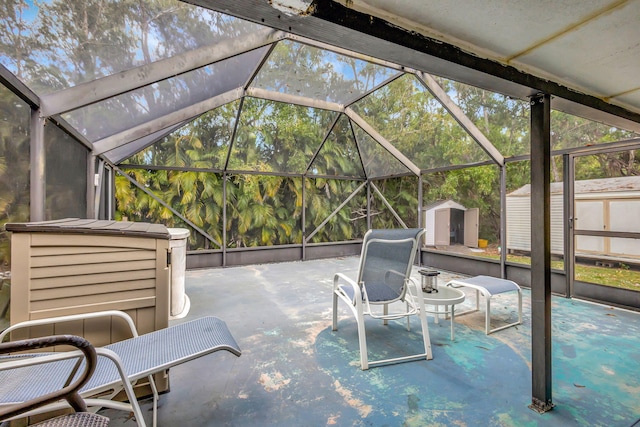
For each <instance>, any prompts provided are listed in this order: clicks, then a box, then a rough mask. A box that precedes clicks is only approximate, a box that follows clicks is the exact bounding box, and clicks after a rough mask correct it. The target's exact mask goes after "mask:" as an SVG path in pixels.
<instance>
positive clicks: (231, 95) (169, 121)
mask: <svg viewBox="0 0 640 427" xmlns="http://www.w3.org/2000/svg"><path fill="white" fill-rule="evenodd" d="M242 93H243V91H242V88H237V89H233V90H230V91H228V92H225V93H223V94H220V95H218V96H214V97H213V98H209V99H207V100H206V101H202V102H199V103H197V104H194V105H191V106H189V107H187V108H183V109H181V110H177V111H174V112H173V113H171V114H167V115H165V116H162V117H159V118H157V119H155V120H151V121H148V122H146V123H143V124H141V125H138V126H135V127H133V128H131V129H127V130H126V131H124V132H120V133H117V134H115V135H112V136H108V137H106V138H103V139H101V140H99V141H96V142H94V143H93V147H94V152H93V154H95V155H100V154H103V153H106V152H107V151H110V150H113V149H115V148H118V147H120V146H121V145H124V144H127V143H129V142H132V141H135V140H137V139H140V138H143V137H145V136H147V135H150V134H152V133H155V132H158V131H159V130H162V129H165V128H168V127H170V126H174V125H177V124H179V123H182V122H184V121H185V120H189V119H192V118H193V117H197V116H199V115H200V114H203V113H206V112H207V111H209V110H213V109H214V108H218V107H220V106H222V105H224V104H228V103H229V102H233V101H235V100H237V99H240V97H241V96H242Z"/></svg>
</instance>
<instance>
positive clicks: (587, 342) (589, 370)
mask: <svg viewBox="0 0 640 427" xmlns="http://www.w3.org/2000/svg"><path fill="white" fill-rule="evenodd" d="M357 263H358V258H357V257H347V258H341V259H327V260H318V261H307V262H292V263H281V264H265V265H253V266H247V267H234V268H224V269H210V270H196V271H189V272H187V279H186V290H187V294H188V295H189V297H190V300H191V310H190V312H189V315H188V316H187V317H186V318H185V319H181V320H179V321H173V322H174V323H175V322H181V321H186V320H189V319H193V318H197V317H201V316H205V315H214V316H217V317H220V318H222V319H223V320H225V321H226V323H227V325H228V326H229V329H230V330H231V332H232V333H233V335H234V337H235V338H236V340H237V342H238V344H239V345H240V347H241V348H242V351H243V354H242V356H241V357H239V358H236V357H235V356H233V355H231V354H230V353H227V352H218V353H214V354H212V355H209V356H206V357H202V358H200V359H198V360H195V361H192V362H189V363H186V364H184V365H180V366H178V367H175V368H173V369H171V372H170V380H171V391H170V392H168V393H166V394H163V395H162V396H161V397H160V405H159V417H158V421H159V422H158V424H159V425H160V426H183V427H187V426H327V425H330V426H334V425H335V426H458V427H460V426H587V425H589V426H625V427H628V426H631V425H633V424H634V423H635V422H636V421H637V420H638V419H639V418H640V399H639V397H640V368H639V366H640V339H639V337H640V316H639V315H638V313H633V312H629V311H625V310H620V309H616V308H612V307H608V306H603V305H598V304H591V303H587V302H583V301H578V300H570V299H565V298H560V297H553V299H552V304H553V306H552V319H553V327H552V330H553V344H552V345H553V401H554V403H555V405H556V406H555V408H554V409H553V410H552V411H550V412H548V413H546V414H538V413H536V412H534V411H532V410H531V409H529V408H528V405H529V404H530V403H531V340H530V327H531V322H530V292H529V291H528V290H524V319H523V321H524V323H523V325H520V326H515V327H510V328H508V329H505V330H503V331H499V332H496V333H494V334H492V335H489V336H486V335H485V334H484V329H483V328H484V313H475V314H469V315H466V316H461V317H459V318H456V325H455V326H456V337H455V340H454V341H451V340H450V337H449V331H450V329H449V326H450V323H449V321H448V320H441V321H440V322H439V323H438V324H435V323H434V319H433V317H431V316H430V317H429V330H430V333H431V342H432V346H433V355H434V358H433V360H431V361H426V360H425V361H417V362H409V363H402V364H397V365H391V366H385V367H380V368H374V369H370V370H368V371H362V370H360V366H359V356H358V354H359V353H358V339H357V330H356V324H355V320H354V319H353V318H352V317H351V315H350V314H349V312H348V311H347V309H346V307H344V306H343V305H340V306H339V309H340V316H339V329H338V331H336V332H333V331H331V290H332V279H333V273H334V272H338V271H340V272H345V273H349V274H350V275H351V276H352V277H355V272H356V269H357ZM414 275H415V276H416V278H417V277H419V276H418V274H417V268H414ZM453 277H460V276H455V275H453V274H451V273H443V274H442V275H441V276H440V279H439V283H440V285H443V284H444V283H446V281H447V280H449V279H451V278H453ZM469 295H470V298H468V299H467V301H465V303H464V305H462V306H458V307H457V308H456V309H457V310H464V309H465V308H468V307H471V304H472V302H473V298H474V297H472V296H471V295H472V294H471V293H470V294H469ZM493 301H495V302H492V312H493V313H494V316H493V317H494V319H497V320H503V321H506V320H508V321H513V320H514V319H515V318H516V316H517V314H516V311H515V307H516V298H515V295H499V296H497V297H495V299H494V300H493ZM465 306H468V307H465ZM412 322H413V323H412V331H411V332H407V331H406V329H405V328H404V324H402V323H400V322H391V323H390V325H389V326H388V327H384V326H382V325H381V323H380V322H369V323H368V324H367V327H368V330H367V341H368V344H369V346H370V354H373V355H374V357H375V355H376V354H378V355H381V356H383V357H384V355H385V354H386V352H392V354H402V353H403V352H410V351H415V352H419V351H420V347H421V340H420V326H419V323H418V322H417V319H414V320H412ZM141 403H142V408H143V411H145V412H146V415H147V416H146V422H147V424H148V425H151V402H150V400H144V401H142V402H141ZM101 413H103V414H105V415H107V416H109V417H110V418H111V419H112V421H111V426H135V425H136V424H135V422H134V421H133V420H131V419H129V418H128V416H127V414H125V413H122V412H118V411H114V410H103V411H101Z"/></svg>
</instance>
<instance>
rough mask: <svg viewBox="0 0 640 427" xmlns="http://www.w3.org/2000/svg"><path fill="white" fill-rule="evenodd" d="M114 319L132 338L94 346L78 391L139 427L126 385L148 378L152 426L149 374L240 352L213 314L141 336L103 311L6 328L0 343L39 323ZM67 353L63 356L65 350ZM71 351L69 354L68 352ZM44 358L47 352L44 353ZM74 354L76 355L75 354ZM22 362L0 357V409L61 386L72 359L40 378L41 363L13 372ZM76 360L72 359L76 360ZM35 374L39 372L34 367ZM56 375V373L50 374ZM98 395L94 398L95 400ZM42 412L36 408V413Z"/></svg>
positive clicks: (129, 321) (137, 411)
mask: <svg viewBox="0 0 640 427" xmlns="http://www.w3.org/2000/svg"><path fill="white" fill-rule="evenodd" d="M104 316H112V317H120V318H122V319H124V320H125V321H126V323H127V324H128V326H129V328H130V330H131V334H132V336H133V337H132V338H130V339H126V340H123V341H119V342H116V343H113V344H109V345H106V346H104V347H98V348H96V352H97V353H98V362H97V365H96V370H95V372H94V373H93V375H92V376H91V378H90V379H89V380H88V382H87V383H86V384H85V385H84V386H83V387H82V388H81V389H80V396H81V397H82V398H83V399H84V400H85V401H86V403H87V405H89V406H92V407H98V408H99V407H106V408H114V409H120V410H125V411H130V412H133V414H134V416H135V418H136V421H137V423H138V425H139V426H141V427H144V426H145V422H144V419H143V417H142V413H141V411H140V407H139V406H138V403H137V400H136V398H135V395H134V394H133V389H132V384H135V382H136V381H138V380H141V379H144V378H148V379H149V382H150V386H151V389H152V391H153V425H154V426H155V425H156V424H157V403H158V392H157V389H156V387H155V383H154V381H153V377H152V375H153V374H156V373H160V372H163V371H165V370H167V369H169V368H171V367H173V366H176V365H179V364H181V363H184V362H187V361H189V360H193V359H196V358H198V357H201V356H204V355H207V354H210V353H213V352H216V351H219V350H226V351H229V352H230V353H232V354H234V355H236V356H240V354H241V351H240V348H239V347H238V344H237V343H236V341H235V340H234V338H233V336H232V335H231V333H230V332H229V330H228V328H227V326H226V324H225V323H224V322H223V321H222V320H220V319H218V318H216V317H213V316H209V317H203V318H200V319H196V320H192V321H190V322H186V323H181V324H178V325H175V326H171V327H169V328H166V329H160V330H157V331H154V332H150V333H147V334H144V335H138V333H137V331H136V327H135V325H134V323H133V320H132V319H131V317H129V316H128V315H127V314H126V313H123V312H121V311H104V312H98V313H88V314H78V315H70V316H63V317H57V318H50V319H42V320H30V321H26V322H21V323H18V324H16V325H13V326H11V327H10V328H8V329H7V330H5V331H4V332H3V333H2V334H0V342H1V341H2V339H3V338H4V337H5V336H6V335H7V334H8V333H9V332H12V331H15V330H17V329H20V328H26V327H33V326H38V325H45V324H54V323H61V322H72V321H77V320H82V319H90V318H96V317H104ZM66 353H69V352H66ZM74 353H75V352H74ZM49 354H50V353H49ZM64 354H65V353H62V354H58V355H56V354H53V355H52V356H41V355H42V353H39V354H34V355H33V356H35V357H31V359H39V358H41V357H53V358H54V359H55V358H56V357H57V358H61V357H64ZM76 354H77V353H76ZM24 359H27V358H26V357H20V356H3V357H1V358H0V384H2V387H0V408H1V407H2V406H3V405H12V404H15V403H19V402H22V401H25V400H29V399H32V398H34V397H36V396H38V395H41V394H42V393H43V392H44V393H48V392H51V391H54V390H57V389H59V388H60V387H61V381H62V382H64V381H65V380H66V379H67V376H68V372H69V370H68V369H69V366H71V367H73V365H74V364H75V363H76V362H75V361H74V360H72V359H69V358H68V357H67V360H53V361H52V362H51V363H56V364H57V365H56V366H55V367H51V366H50V365H48V366H49V367H46V368H45V371H44V374H45V375H44V377H42V379H40V380H35V379H33V377H32V375H33V374H34V373H36V374H37V373H38V370H37V368H38V367H40V368H42V367H43V366H45V365H35V368H31V370H28V369H13V368H12V365H14V364H16V361H20V360H24ZM76 359H77V356H76ZM39 373H40V374H42V373H43V370H42V369H40V371H39ZM51 373H56V375H51ZM122 390H124V391H125V393H126V395H127V398H128V400H129V403H123V402H118V401H115V400H112V399H113V397H115V396H116V394H118V393H119V392H120V391H122ZM97 395H100V396H99V398H95V397H96V396H97ZM61 407H62V408H63V407H68V405H66V403H65V402H58V403H57V404H52V405H50V406H49V407H48V408H47V410H51V409H59V408H61ZM41 412H45V411H44V410H42V409H41V410H39V411H38V413H41Z"/></svg>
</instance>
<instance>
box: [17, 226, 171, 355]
mask: <svg viewBox="0 0 640 427" xmlns="http://www.w3.org/2000/svg"><path fill="white" fill-rule="evenodd" d="M6 229H7V230H8V231H11V232H12V235H11V275H12V278H11V308H10V310H11V324H15V323H17V322H20V321H23V320H32V319H41V318H45V317H54V316H64V315H67V314H77V313H87V312H95V311H102V310H114V309H115V310H122V311H125V312H127V313H128V314H129V315H131V317H132V318H133V320H134V322H135V323H136V327H137V328H138V332H139V333H141V334H143V333H146V332H151V331H154V330H157V329H161V328H165V327H167V326H168V323H169V298H170V289H169V287H170V280H171V279H170V278H171V266H170V253H169V251H170V249H169V239H170V234H169V231H168V229H167V228H166V227H165V226H164V225H160V224H148V223H141V222H119V221H104V220H88V219H63V220H56V221H47V222H32V223H14V224H7V225H6ZM50 329H51V330H47V331H43V330H39V331H37V332H35V331H32V335H35V334H38V335H42V334H53V333H56V334H59V333H70V334H75V335H81V336H84V337H85V338H87V339H89V340H90V341H91V342H92V343H93V344H94V345H104V344H108V343H111V342H114V341H119V340H121V339H124V338H128V336H127V335H126V332H125V331H126V329H125V325H120V324H118V323H117V322H116V321H115V320H114V321H113V322H112V321H107V323H105V322H102V323H96V321H88V320H87V321H84V322H78V323H75V324H70V325H65V327H64V329H62V328H61V327H60V326H56V327H55V328H53V327H52V328H50ZM53 329H55V330H53ZM20 338H27V337H26V336H20V337H12V339H20Z"/></svg>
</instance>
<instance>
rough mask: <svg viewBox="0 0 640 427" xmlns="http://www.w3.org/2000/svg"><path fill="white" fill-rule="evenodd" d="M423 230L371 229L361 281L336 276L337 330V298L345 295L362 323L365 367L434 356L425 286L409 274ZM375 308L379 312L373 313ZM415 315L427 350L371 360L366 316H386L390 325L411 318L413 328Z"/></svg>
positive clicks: (360, 336)
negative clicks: (366, 330)
mask: <svg viewBox="0 0 640 427" xmlns="http://www.w3.org/2000/svg"><path fill="white" fill-rule="evenodd" d="M423 233H424V229H422V228H413V229H394V230H369V231H368V232H367V233H366V234H365V236H364V240H363V242H362V252H361V254H360V265H359V268H358V278H357V280H356V281H354V280H352V279H351V278H349V277H347V276H346V275H344V274H342V273H337V274H336V275H335V276H334V279H333V330H334V331H335V330H337V329H338V299H341V300H342V301H344V302H345V303H346V304H347V306H348V307H349V309H350V310H351V312H352V313H353V315H354V316H355V318H356V322H357V324H358V340H359V345H360V365H361V367H362V369H363V370H366V369H369V367H375V366H381V365H386V364H391V363H398V362H408V361H412V360H420V359H426V360H430V359H432V358H433V356H432V353H431V341H430V338H429V327H428V325H427V318H426V314H425V309H424V301H423V299H422V289H421V286H420V284H419V283H418V282H417V281H415V280H413V279H412V278H411V277H410V275H411V268H412V267H413V260H414V258H415V254H416V251H417V249H418V242H419V241H420V237H421V236H422V234H423ZM395 302H400V304H394V306H393V307H392V308H393V309H394V310H393V312H389V306H390V304H392V303H395ZM376 306H377V307H376ZM380 306H382V307H380ZM373 308H377V310H375V311H374V310H373ZM380 308H382V310H380ZM413 315H416V316H418V317H419V319H420V324H421V326H422V339H423V342H424V353H419V354H414V355H410V356H402V357H396V358H391V359H384V360H377V361H369V358H368V354H367V338H366V332H365V316H370V317H372V318H375V319H382V320H383V323H384V324H385V325H386V324H387V322H388V320H395V319H401V318H404V317H406V318H407V330H410V316H413Z"/></svg>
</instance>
